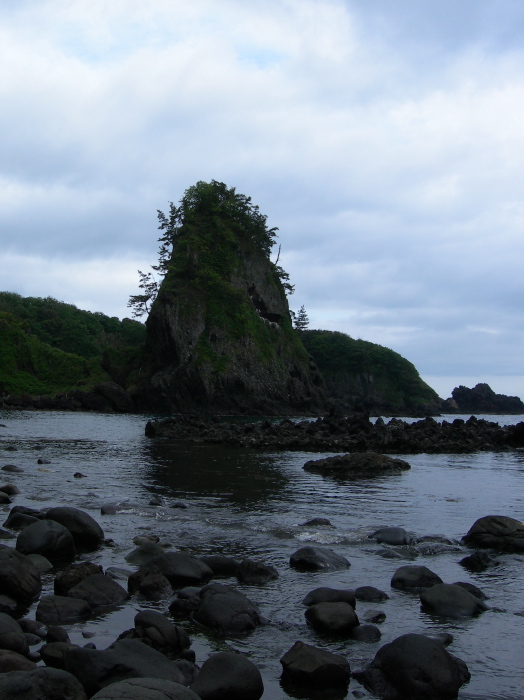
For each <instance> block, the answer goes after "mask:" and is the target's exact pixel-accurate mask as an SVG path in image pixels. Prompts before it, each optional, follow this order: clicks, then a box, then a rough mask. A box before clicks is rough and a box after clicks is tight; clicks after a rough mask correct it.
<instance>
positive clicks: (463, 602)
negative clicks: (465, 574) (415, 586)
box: [420, 583, 488, 617]
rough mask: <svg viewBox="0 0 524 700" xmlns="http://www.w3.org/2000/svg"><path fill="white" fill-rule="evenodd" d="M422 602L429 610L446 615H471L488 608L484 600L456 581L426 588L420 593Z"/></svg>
mask: <svg viewBox="0 0 524 700" xmlns="http://www.w3.org/2000/svg"><path fill="white" fill-rule="evenodd" d="M420 602H421V603H422V607H423V608H424V609H426V610H427V611H429V612H431V613H434V614H435V615H444V616H446V617H470V616H472V615H478V614H479V613H481V612H484V610H487V609H488V606H487V605H486V604H485V603H484V602H483V601H482V600H480V599H479V598H476V597H475V596H474V595H473V594H472V593H470V592H469V591H467V590H466V589H465V588H463V587H462V586H457V585H456V584H454V583H437V584H436V585H435V586H431V588H426V590H424V591H422V593H421V594H420Z"/></svg>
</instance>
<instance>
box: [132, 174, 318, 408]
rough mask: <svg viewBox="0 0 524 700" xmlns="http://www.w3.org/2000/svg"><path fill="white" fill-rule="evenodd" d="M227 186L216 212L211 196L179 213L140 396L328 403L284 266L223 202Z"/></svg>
mask: <svg viewBox="0 0 524 700" xmlns="http://www.w3.org/2000/svg"><path fill="white" fill-rule="evenodd" d="M199 184H202V185H205V183H199ZM212 184H213V183H212ZM215 184H218V183H215ZM206 187H208V188H209V187H210V186H209V185H206ZM224 192H225V194H226V195H231V193H233V197H235V196H237V195H235V194H234V191H231V190H225V191H224V190H222V199H220V198H219V199H218V203H217V204H216V205H214V207H213V213H212V214H210V213H209V202H207V203H206V206H205V208H203V207H201V208H200V209H198V207H197V211H196V215H195V209H194V205H193V204H192V205H191V207H189V206H188V207H187V209H186V210H185V212H184V213H183V215H181V217H180V218H181V226H180V227H179V228H178V229H177V232H176V237H175V238H174V239H173V252H172V256H171V260H170V264H169V269H168V272H167V275H166V277H165V279H164V281H163V283H162V286H161V288H160V291H159V294H158V297H157V298H156V300H155V302H154V304H153V307H152V309H151V313H150V315H149V318H148V319H147V322H146V327H147V338H146V352H145V361H144V364H143V374H145V377H146V379H145V382H144V383H143V385H142V387H141V389H140V392H139V402H140V404H141V405H142V407H143V408H147V409H149V410H157V411H163V412H182V413H184V412H193V411H205V412H211V413H220V412H229V413H272V414H275V413H291V412H304V411H311V412H315V411H319V410H323V409H324V407H325V393H324V383H323V379H322V377H321V375H320V373H319V372H318V371H317V369H316V367H315V365H314V364H313V362H312V360H311V359H310V357H309V355H308V353H307V352H306V350H305V349H304V347H303V345H302V343H301V341H300V338H299V336H298V334H297V333H296V331H294V330H293V328H292V323H291V319H290V314H289V308H288V304H287V299H286V295H285V291H284V288H283V285H282V282H281V277H282V274H281V271H280V274H279V268H277V267H276V265H274V264H273V263H271V262H270V260H269V256H268V250H267V246H266V247H264V246H261V245H260V244H259V241H258V240H257V239H256V237H254V236H253V235H251V234H250V233H249V231H246V227H245V226H244V225H238V217H232V215H231V211H230V207H229V209H228V208H225V207H224V206H223V204H224V202H223V201H222V200H223V199H224ZM211 194H214V193H213V192H212V193H211ZM219 194H220V193H219ZM226 199H227V197H226ZM263 219H264V223H265V217H263Z"/></svg>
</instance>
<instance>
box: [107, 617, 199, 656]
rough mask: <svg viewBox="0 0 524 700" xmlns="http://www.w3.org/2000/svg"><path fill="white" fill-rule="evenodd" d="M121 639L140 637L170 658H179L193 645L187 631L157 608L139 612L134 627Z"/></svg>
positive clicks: (121, 636) (123, 634)
mask: <svg viewBox="0 0 524 700" xmlns="http://www.w3.org/2000/svg"><path fill="white" fill-rule="evenodd" d="M119 639H138V640H140V641H142V642H143V643H144V644H147V645H148V646H150V647H152V648H153V649H156V650H157V651H159V652H161V653H162V654H164V655H165V656H168V657H169V658H178V657H179V656H180V655H181V654H182V653H183V652H184V650H185V649H189V647H190V646H191V640H190V639H189V636H188V634H187V632H186V631H185V630H184V629H182V627H178V626H177V625H175V624H173V623H172V622H171V620H169V619H168V618H167V617H166V616H165V615H162V613H160V612H158V611H156V610H142V611H140V612H139V613H137V614H136V615H135V626H134V628H133V629H131V630H128V631H127V632H123V633H122V634H121V635H120V637H119Z"/></svg>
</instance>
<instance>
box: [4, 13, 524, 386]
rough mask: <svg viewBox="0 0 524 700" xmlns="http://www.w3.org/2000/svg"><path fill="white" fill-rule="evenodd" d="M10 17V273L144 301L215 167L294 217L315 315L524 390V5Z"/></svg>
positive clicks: (31, 287)
mask: <svg viewBox="0 0 524 700" xmlns="http://www.w3.org/2000/svg"><path fill="white" fill-rule="evenodd" d="M0 19H1V20H2V22H1V27H2V28H1V30H0V65H1V67H2V71H0V76H1V77H0V97H1V99H2V105H3V108H2V111H1V112H0V129H1V130H2V133H3V134H4V135H8V138H4V139H2V140H1V141H0V164H1V165H0V230H2V233H3V235H2V243H3V246H2V253H0V274H1V275H2V279H3V281H4V282H3V285H2V286H3V287H4V288H9V289H11V290H13V291H18V292H20V293H22V294H33V295H38V296H47V295H48V294H50V295H52V296H57V297H58V298H62V299H63V300H64V301H68V302H71V303H77V304H78V305H80V306H83V307H84V308H91V309H92V310H101V311H104V312H106V313H110V314H114V315H119V316H123V315H126V314H127V309H126V300H127V297H128V295H129V294H130V293H133V292H134V291H135V289H134V284H135V282H134V278H135V275H136V268H137V267H141V269H143V268H144V267H146V266H147V264H148V263H150V262H154V259H155V256H156V249H157V241H156V238H157V230H156V225H157V222H156V210H157V209H162V210H166V209H167V208H168V203H169V201H170V200H175V201H176V200H178V199H179V198H180V196H181V195H182V193H183V191H184V190H185V188H186V187H188V186H189V185H191V184H193V183H194V182H196V181H197V180H200V179H203V180H209V179H211V178H215V179H218V180H223V181H225V182H226V183H227V184H228V185H233V186H235V187H237V189H238V191H240V192H243V193H245V194H248V195H250V196H251V197H252V199H253V201H254V202H255V203H256V204H258V205H259V206H260V208H261V211H263V212H264V213H266V214H267V215H268V221H269V224H270V225H271V226H278V227H279V229H280V242H281V243H282V257H281V260H282V263H283V265H284V266H285V267H286V268H287V269H288V270H289V272H290V273H291V277H292V281H293V282H294V283H295V284H296V294H295V297H292V298H291V305H292V306H294V307H295V308H298V307H299V306H300V305H301V304H302V303H304V304H305V305H306V308H307V309H308V312H309V315H310V318H311V320H312V323H313V324H314V325H317V326H322V327H326V328H333V329H337V330H342V331H344V332H348V333H350V334H351V335H353V336H356V337H362V338H365V339H368V340H373V341H374V342H379V343H382V344H384V345H387V346H389V347H392V348H393V349H395V350H397V351H399V352H401V353H402V354H404V355H405V356H406V357H408V358H409V359H410V360H411V361H412V362H414V364H415V365H416V366H417V367H418V368H419V369H420V370H421V372H422V373H423V374H424V376H428V377H432V378H435V377H436V378H438V377H444V376H446V377H453V381H455V380H456V378H457V377H460V376H465V377H466V376H467V377H475V376H478V375H485V376H490V377H497V376H500V377H501V381H502V379H503V378H504V377H509V376H511V377H512V378H513V380H512V381H514V382H515V384H516V386H517V387H518V388H516V389H515V391H514V392H510V393H520V395H523V396H524V379H523V378H522V377H523V375H524V371H523V368H522V362H521V360H520V356H521V354H522V341H523V333H524V331H523V326H524V316H523V312H522V310H521V308H520V300H521V299H522V298H523V291H524V290H523V285H524V283H523V282H522V275H521V267H522V260H523V257H524V242H523V237H522V225H523V222H524V207H523V205H522V201H523V187H524V185H523V182H524V179H523V177H522V175H523V163H524V127H523V125H522V118H521V115H522V112H523V108H524V79H523V78H522V76H523V75H524V71H523V69H524V50H523V49H522V47H521V45H522V41H521V40H522V29H523V24H524V8H522V6H521V3H520V2H517V1H513V0H500V1H499V2H497V3H494V2H492V1H491V0H463V2H461V3H456V2H451V0H443V1H442V2H439V3H434V2H430V1H429V0H421V1H420V2H417V3H413V2H408V0H398V2H395V3H391V2H390V1H389V0H368V2H366V3H362V2H360V1H358V2H357V1H356V0H346V1H345V2H344V1H342V0H329V1H327V0H324V1H321V0H300V2H299V1H298V0H287V1H286V2H281V1H277V0H270V1H269V2H267V1H266V2H261V1H260V2H259V1H258V0H256V1H255V2H252V3H249V4H248V3H244V2H240V0H224V1H223V2H221V3H220V4H217V3H214V2H211V1H210V0H195V1H194V2H193V3H191V4H190V5H189V4H188V3H182V2H180V1H177V0H175V1H173V0H151V2H149V3H141V2H138V0H128V1H127V2H126V3H120V2H114V3H110V4H108V3H103V2H102V1H101V0H90V1H89V2H87V0H74V1H73V2H71V1H70V0H67V1H66V0H45V1H44V0H39V2H30V1H27V0H26V1H23V0H20V1H19V2H17V3H10V2H8V3H5V2H4V3H2V6H1V7H0ZM519 377H521V379H518V378H519ZM481 378H482V377H480V379H479V381H480V380H481ZM452 388H453V387H452V386H450V387H449V390H448V392H447V393H449V392H450V391H451V389H452ZM494 388H495V389H496V388H497V387H496V386H495V387H494ZM443 393H446V392H443ZM506 393H507V392H506Z"/></svg>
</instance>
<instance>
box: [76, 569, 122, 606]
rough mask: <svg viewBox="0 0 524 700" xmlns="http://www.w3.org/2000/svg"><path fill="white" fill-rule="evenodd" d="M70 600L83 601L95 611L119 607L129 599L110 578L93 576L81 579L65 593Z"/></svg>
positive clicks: (103, 575) (101, 575)
mask: <svg viewBox="0 0 524 700" xmlns="http://www.w3.org/2000/svg"><path fill="white" fill-rule="evenodd" d="M67 595H68V596H69V597H70V598H76V599H79V600H85V601H86V603H87V604H88V605H89V607H90V608H92V609H93V610H95V609H96V608H102V607H114V606H116V605H120V604H121V603H123V602H124V601H125V600H127V599H128V598H129V593H128V592H127V591H126V589H125V588H122V586H121V585H120V584H119V583H117V582H116V581H115V580H114V579H112V578H111V576H106V575H105V574H93V575H92V576H88V577H87V578H85V579H83V580H82V581H80V583H78V584H77V585H76V586H73V588H70V589H69V591H68V592H67Z"/></svg>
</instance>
